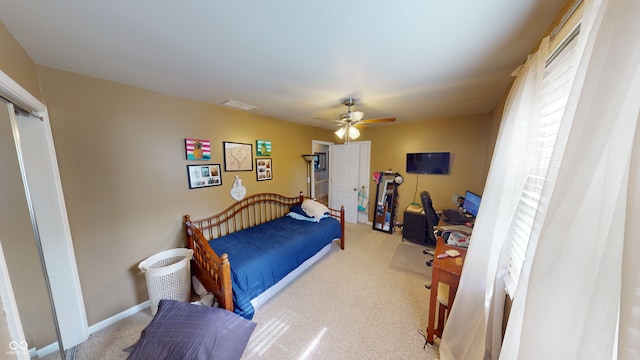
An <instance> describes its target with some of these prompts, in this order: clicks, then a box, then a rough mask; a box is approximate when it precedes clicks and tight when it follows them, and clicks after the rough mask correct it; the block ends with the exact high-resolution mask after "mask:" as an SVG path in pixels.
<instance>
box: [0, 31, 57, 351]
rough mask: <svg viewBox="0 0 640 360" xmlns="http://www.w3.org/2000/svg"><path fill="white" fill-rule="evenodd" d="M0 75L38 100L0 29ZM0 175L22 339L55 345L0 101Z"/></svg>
mask: <svg viewBox="0 0 640 360" xmlns="http://www.w3.org/2000/svg"><path fill="white" fill-rule="evenodd" d="M0 70H2V71H3V72H4V73H5V74H7V75H8V76H10V77H11V78H12V79H14V80H15V81H16V82H18V83H20V85H22V86H23V87H24V88H26V89H27V90H28V91H29V92H31V93H32V94H33V95H34V96H36V97H40V88H39V84H38V76H37V72H36V66H35V64H34V63H33V61H32V60H31V58H29V56H28V55H27V54H26V53H25V51H24V50H23V49H22V47H21V46H20V45H19V44H18V43H17V42H16V41H15V40H14V39H13V37H12V36H11V34H9V32H8V31H7V29H6V28H5V27H4V24H2V23H0ZM0 173H1V174H2V176H1V179H2V181H1V182H0V199H2V201H1V202H0V241H1V242H2V247H3V249H4V254H5V260H6V262H7V267H8V269H9V276H10V277H11V282H12V284H13V292H14V294H15V297H16V302H17V305H18V311H19V313H20V318H21V321H22V324H23V329H24V333H25V338H26V340H27V343H28V344H29V346H30V347H33V346H44V345H48V344H50V343H52V342H54V341H56V336H55V328H54V324H53V317H52V313H51V307H50V305H49V297H48V294H47V289H46V285H45V279H44V275H43V272H42V268H41V266H40V259H39V256H38V250H37V248H36V242H35V237H34V235H33V230H32V227H31V221H30V217H29V212H28V208H27V203H26V200H25V198H26V197H25V192H24V186H23V184H22V177H21V175H20V170H19V165H18V159H17V155H16V148H15V145H14V141H13V135H12V132H11V126H10V123H9V113H8V111H7V108H6V107H5V103H4V102H3V101H0ZM0 260H1V259H0ZM0 326H2V325H0ZM4 345H8V343H6V344H5V343H0V357H1V355H2V354H4V352H3V349H4V347H3V346H4Z"/></svg>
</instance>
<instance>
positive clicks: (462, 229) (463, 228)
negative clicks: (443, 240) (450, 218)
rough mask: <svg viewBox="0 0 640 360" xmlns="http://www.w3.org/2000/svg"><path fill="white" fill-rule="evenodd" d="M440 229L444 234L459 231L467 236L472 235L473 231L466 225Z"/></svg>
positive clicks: (441, 227) (447, 226) (448, 226)
mask: <svg viewBox="0 0 640 360" xmlns="http://www.w3.org/2000/svg"><path fill="white" fill-rule="evenodd" d="M440 229H441V230H442V232H445V231H447V232H448V231H457V232H461V233H464V234H467V235H471V231H472V230H473V229H472V228H471V227H469V226H466V225H445V226H440Z"/></svg>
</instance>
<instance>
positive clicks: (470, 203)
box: [462, 190, 482, 217]
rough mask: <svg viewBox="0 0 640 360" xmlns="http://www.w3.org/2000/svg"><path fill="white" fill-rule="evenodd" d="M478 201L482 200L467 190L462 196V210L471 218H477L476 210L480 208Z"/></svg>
mask: <svg viewBox="0 0 640 360" xmlns="http://www.w3.org/2000/svg"><path fill="white" fill-rule="evenodd" d="M480 199H482V198H481V197H480V196H479V195H476V194H474V193H472V192H471V191H469V190H467V192H466V194H465V195H464V202H463V203H462V210H464V212H466V213H467V214H470V215H471V216H474V217H475V216H478V208H480Z"/></svg>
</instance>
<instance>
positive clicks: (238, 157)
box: [222, 141, 253, 171]
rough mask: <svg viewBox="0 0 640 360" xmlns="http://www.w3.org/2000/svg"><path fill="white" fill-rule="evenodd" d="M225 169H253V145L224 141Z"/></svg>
mask: <svg viewBox="0 0 640 360" xmlns="http://www.w3.org/2000/svg"><path fill="white" fill-rule="evenodd" d="M222 145H223V147H224V171H252V170H253V145H252V144H242V143H235V142H227V141H224V142H223V143H222Z"/></svg>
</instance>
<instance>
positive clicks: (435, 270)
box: [427, 266, 440, 344]
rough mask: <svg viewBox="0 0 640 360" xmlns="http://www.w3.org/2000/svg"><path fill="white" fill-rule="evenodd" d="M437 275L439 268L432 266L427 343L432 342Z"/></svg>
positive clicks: (436, 296)
mask: <svg viewBox="0 0 640 360" xmlns="http://www.w3.org/2000/svg"><path fill="white" fill-rule="evenodd" d="M439 277H440V269H439V268H438V267H436V266H434V267H433V270H432V275H431V290H430V291H431V295H430V296H429V322H428V323H427V342H428V343H429V344H433V333H434V331H435V324H436V304H437V302H438V283H439Z"/></svg>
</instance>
